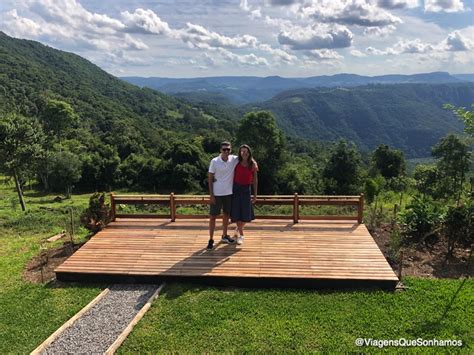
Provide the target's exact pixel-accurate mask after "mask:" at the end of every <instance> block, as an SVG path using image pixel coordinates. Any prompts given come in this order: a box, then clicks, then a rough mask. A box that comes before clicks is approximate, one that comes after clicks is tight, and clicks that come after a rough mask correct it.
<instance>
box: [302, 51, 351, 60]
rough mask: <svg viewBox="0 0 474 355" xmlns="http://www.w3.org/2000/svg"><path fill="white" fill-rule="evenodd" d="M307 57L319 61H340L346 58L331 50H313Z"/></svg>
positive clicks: (308, 52) (307, 53)
mask: <svg viewBox="0 0 474 355" xmlns="http://www.w3.org/2000/svg"><path fill="white" fill-rule="evenodd" d="M306 55H307V56H308V57H310V58H314V59H317V60H339V59H343V58H344V57H343V56H342V55H340V54H339V53H337V52H336V51H333V50H331V49H313V50H311V51H307V52H306Z"/></svg>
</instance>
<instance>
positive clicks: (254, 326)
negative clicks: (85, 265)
mask: <svg viewBox="0 0 474 355" xmlns="http://www.w3.org/2000/svg"><path fill="white" fill-rule="evenodd" d="M54 196H55V195H41V194H38V193H36V192H34V191H27V192H26V202H27V206H28V212H26V213H23V212H21V210H20V208H19V205H18V203H16V194H15V192H14V190H13V187H12V185H11V184H9V185H5V184H0V353H1V354H3V353H27V352H29V351H31V350H33V349H34V348H35V347H36V346H37V345H39V344H40V343H41V342H42V341H43V340H44V339H46V338H47V337H48V336H49V335H50V334H51V333H53V332H54V331H55V330H56V329H57V328H58V327H59V326H61V325H62V324H63V323H64V322H65V321H66V320H67V319H69V318H70V317H71V316H72V315H74V314H75V313H76V312H77V311H78V310H79V309H81V308H82V307H83V306H84V305H86V304H87V303H88V302H90V301H91V300H92V299H93V298H94V297H95V296H96V295H97V294H98V293H99V292H100V291H101V289H102V288H104V287H105V285H80V284H66V285H61V286H58V285H51V284H50V285H39V284H32V283H29V282H25V281H23V280H22V272H23V269H24V267H25V265H26V263H27V262H28V260H29V259H30V258H31V257H32V256H34V255H37V254H38V252H39V241H40V239H41V238H44V237H46V236H50V235H53V234H55V233H57V232H59V231H61V230H63V229H64V228H65V224H66V223H67V220H68V218H69V216H68V214H67V212H68V209H69V208H70V207H71V208H73V209H74V211H75V217H76V228H77V227H78V225H79V223H78V219H79V214H80V212H81V211H82V210H83V209H85V208H86V205H87V201H88V198H89V196H90V195H89V194H84V195H74V196H73V197H72V199H71V200H67V201H63V202H61V203H54V202H52V201H53V198H54ZM86 234H87V233H86V231H85V230H84V229H82V228H77V235H76V238H77V240H81V239H84V237H85V235H86ZM406 283H407V285H408V286H409V287H410V288H409V289H408V290H407V291H405V292H400V293H390V292H382V291H366V292H361V291H357V292H355V291H338V292H329V291H325V292H317V291H302V290H245V289H216V288H209V287H199V286H195V285H187V284H170V285H167V286H166V287H165V288H164V289H163V291H162V294H161V296H160V297H159V298H158V299H157V300H156V301H155V303H154V304H153V307H152V308H151V309H150V311H149V312H148V313H147V314H146V315H145V317H144V318H143V319H142V321H141V322H140V323H139V324H138V325H137V327H136V328H135V330H134V331H133V332H132V334H131V336H130V337H129V338H128V339H127V341H126V342H125V344H124V346H123V347H122V348H121V349H120V351H121V352H127V353H130V352H150V353H154V352H184V353H189V352H193V353H194V352H200V353H202V352H247V351H248V352H261V351H266V352H290V351H298V352H311V351H317V350H332V351H337V350H353V351H357V350H360V349H359V348H357V347H356V346H355V345H354V341H355V339H356V338H358V337H362V338H364V337H365V338H373V339H394V338H399V337H405V338H407V339H413V338H418V337H422V338H424V339H431V338H438V339H453V338H454V339H461V340H463V342H464V344H465V345H464V347H463V348H462V349H463V350H465V351H466V352H468V351H469V350H472V346H473V332H472V329H474V324H473V323H474V313H473V309H474V307H473V306H474V302H473V301H474V299H473V298H474V283H473V281H472V280H467V281H462V280H427V279H409V280H407V282H406ZM371 349H374V350H377V349H376V348H371ZM363 350H368V349H367V348H364V349H363ZM417 350H419V349H417ZM428 350H429V349H428Z"/></svg>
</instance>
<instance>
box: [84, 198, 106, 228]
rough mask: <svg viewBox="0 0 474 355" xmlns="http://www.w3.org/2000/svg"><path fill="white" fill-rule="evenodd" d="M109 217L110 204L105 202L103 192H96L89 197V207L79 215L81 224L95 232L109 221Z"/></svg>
mask: <svg viewBox="0 0 474 355" xmlns="http://www.w3.org/2000/svg"><path fill="white" fill-rule="evenodd" d="M111 217H112V213H111V209H110V206H109V205H106V204H105V193H103V192H102V193H100V192H96V193H94V194H93V195H92V196H91V197H90V199H89V208H87V209H86V210H85V211H84V213H83V214H82V215H81V224H82V225H83V226H84V227H85V228H87V229H88V230H90V231H91V232H92V233H94V234H95V233H97V232H98V231H100V230H102V229H103V228H104V227H105V226H106V225H107V223H109V222H110V220H111Z"/></svg>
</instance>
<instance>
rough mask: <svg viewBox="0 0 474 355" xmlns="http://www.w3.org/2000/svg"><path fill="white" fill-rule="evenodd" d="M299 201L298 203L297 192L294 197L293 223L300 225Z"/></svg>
mask: <svg viewBox="0 0 474 355" xmlns="http://www.w3.org/2000/svg"><path fill="white" fill-rule="evenodd" d="M298 205H299V201H298V193H297V192H295V194H294V196H293V223H298V220H299V208H298Z"/></svg>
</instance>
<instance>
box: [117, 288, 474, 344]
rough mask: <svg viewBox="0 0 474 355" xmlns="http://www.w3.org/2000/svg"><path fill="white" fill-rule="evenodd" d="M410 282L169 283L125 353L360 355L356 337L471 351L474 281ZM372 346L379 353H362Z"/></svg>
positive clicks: (129, 342)
mask: <svg viewBox="0 0 474 355" xmlns="http://www.w3.org/2000/svg"><path fill="white" fill-rule="evenodd" d="M406 284H407V285H408V286H409V287H410V288H409V289H408V290H407V291H405V292H397V293H392V292H384V291H337V292H336V291H333V292H331V291H325V292H321V291H319V292H316V291H310V290H303V291H302V290H243V289H240V290H239V289H216V288H208V287H199V286H192V285H187V284H170V285H168V286H166V287H165V288H164V289H163V291H162V293H161V295H160V296H159V297H158V299H157V300H156V301H155V303H154V304H153V306H152V308H151V309H150V311H149V312H148V313H147V314H146V315H145V317H144V318H143V319H142V321H141V322H140V323H139V324H138V325H137V326H136V328H135V329H134V331H133V333H132V334H131V336H129V338H128V339H127V340H126V342H125V343H124V345H123V346H122V348H121V349H120V352H123V353H132V352H156V351H159V352H168V353H169V352H179V353H193V352H195V353H205V352H239V353H240V352H268V353H286V352H293V351H294V352H312V351H344V350H346V351H347V350H349V351H357V350H361V349H360V348H357V347H356V346H355V345H354V342H355V340H356V339H357V338H372V339H399V338H402V337H403V338H406V339H417V338H423V339H433V338H437V339H460V340H462V341H463V343H464V344H465V345H464V347H463V348H462V349H463V350H465V351H466V352H467V351H468V350H469V349H470V350H472V346H473V340H474V339H473V336H474V334H473V329H474V307H473V306H474V302H473V301H474V282H473V280H472V279H469V280H465V281H464V280H427V279H409V280H407V281H406ZM369 349H373V350H375V349H378V348H364V349H363V350H364V351H367V350H369ZM391 349H392V350H393V348H391ZM412 350H415V349H412ZM438 350H442V349H441V348H438ZM451 350H453V348H451ZM415 351H420V348H417V349H416V350H415ZM431 351H433V349H431Z"/></svg>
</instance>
